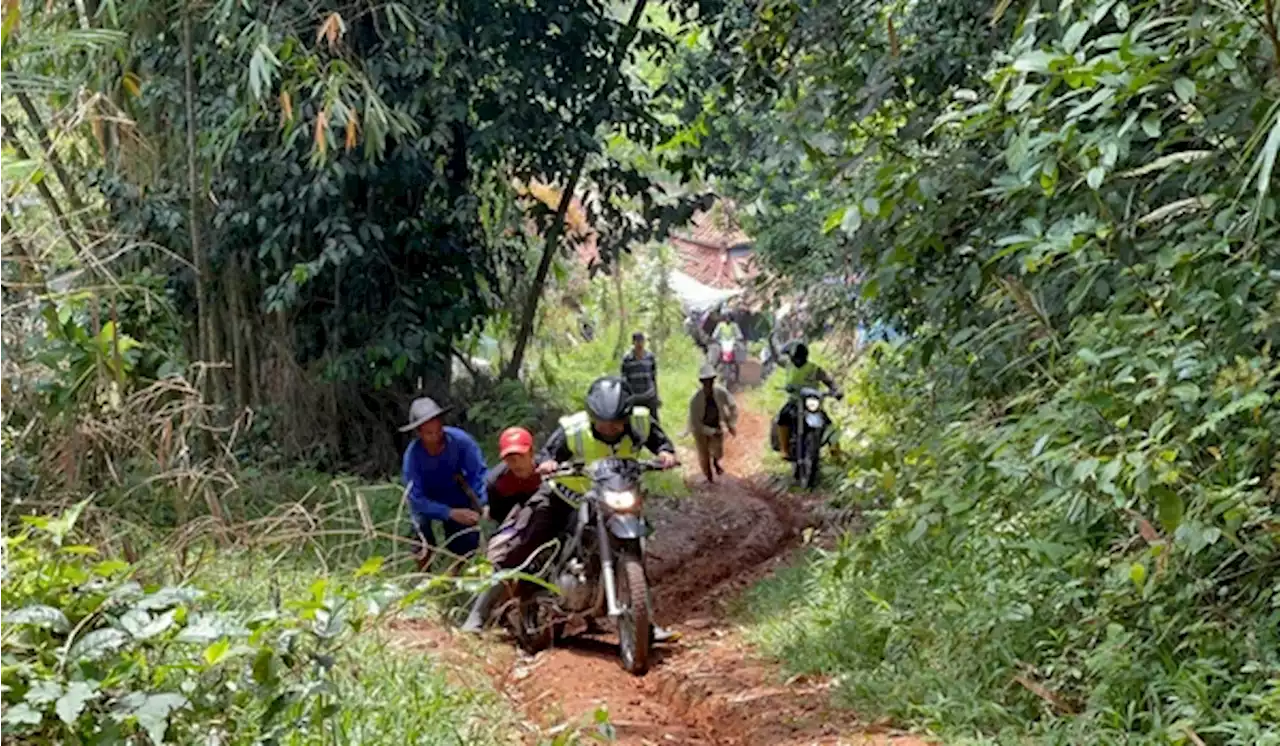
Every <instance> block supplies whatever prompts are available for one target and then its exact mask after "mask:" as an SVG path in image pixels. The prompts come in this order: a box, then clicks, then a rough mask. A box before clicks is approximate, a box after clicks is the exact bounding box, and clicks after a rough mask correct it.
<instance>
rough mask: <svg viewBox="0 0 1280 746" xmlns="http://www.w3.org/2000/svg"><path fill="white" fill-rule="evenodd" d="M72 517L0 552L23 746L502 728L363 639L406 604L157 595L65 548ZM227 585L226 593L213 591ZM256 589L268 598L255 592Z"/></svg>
mask: <svg viewBox="0 0 1280 746" xmlns="http://www.w3.org/2000/svg"><path fill="white" fill-rule="evenodd" d="M80 509H81V508H76V509H74V510H72V511H70V512H68V513H67V514H64V515H63V516H62V517H60V518H57V519H49V518H42V517H26V518H24V519H23V523H24V524H25V527H24V528H23V529H22V530H21V531H20V532H18V533H16V534H14V535H11V536H7V537H6V538H5V559H6V564H5V580H4V583H5V616H4V633H3V635H4V636H3V642H4V660H3V670H2V678H3V684H4V692H3V701H4V706H5V707H4V715H3V723H4V729H5V734H6V740H7V739H8V738H16V739H18V740H20V741H21V742H23V743H32V744H61V743H103V744H107V743H121V742H129V743H153V744H160V743H166V742H173V743H191V742H195V741H197V740H201V741H207V740H210V739H213V740H214V741H216V742H218V743H223V744H259V743H282V744H304V743H305V744H313V743H333V744H357V743H360V744H378V743H384V744H393V743H395V744H402V743H429V744H464V743H465V744H471V743H497V742H498V740H499V738H500V736H502V735H503V734H502V733H501V732H500V731H501V729H502V728H503V727H505V726H506V721H505V720H503V719H502V718H496V719H495V718H494V717H493V715H492V713H493V712H495V711H497V710H498V706H497V704H496V702H495V701H494V700H493V698H492V695H491V694H482V693H477V692H474V691H465V690H459V689H456V688H455V687H453V686H451V685H449V684H447V683H446V681H445V677H444V674H443V672H441V671H439V670H438V669H437V668H436V667H435V666H434V665H433V664H432V662H431V661H430V660H429V659H426V658H423V657H421V656H417V655H412V654H410V653H407V652H406V651H399V650H391V649H388V648H387V647H386V646H385V645H383V644H380V643H378V642H377V640H376V638H375V637H373V636H371V631H372V630H374V629H376V626H377V624H378V622H379V621H380V620H381V619H382V618H384V617H385V616H386V615H388V614H390V613H392V612H394V611H396V610H398V609H401V608H403V607H405V606H406V605H407V604H409V603H411V602H413V601H414V599H416V598H418V597H419V595H420V594H419V592H410V593H407V594H406V593H404V592H402V591H400V590H398V589H397V588H396V587H395V586H394V585H390V584H385V583H376V582H372V576H373V575H374V574H375V573H376V572H377V571H378V569H379V567H380V566H381V561H380V560H378V559H373V560H369V561H367V562H366V563H365V565H364V566H362V567H361V569H360V570H359V571H357V572H356V573H355V577H354V578H353V579H352V581H351V582H350V583H349V584H347V585H340V584H338V583H337V582H335V581H331V580H328V579H324V578H321V579H317V580H312V581H311V582H310V584H309V586H307V587H306V589H305V591H304V592H302V593H299V594H292V595H288V596H285V597H283V598H281V597H280V595H279V591H278V588H279V586H278V585H276V586H274V587H275V588H276V589H277V590H276V591H274V592H272V593H271V594H270V595H274V596H275V598H274V602H267V603H262V604H258V605H246V604H244V603H243V601H244V600H245V597H244V596H243V595H239V594H238V593H237V591H238V590H240V589H238V588H237V584H235V583H231V584H225V586H223V587H227V588H229V589H230V591H231V592H230V593H224V592H221V591H219V590H217V589H216V588H217V587H218V586H214V587H213V588H214V589H210V590H203V589H201V588H200V587H199V584H198V583H193V584H172V585H165V584H162V583H159V582H151V581H150V580H148V579H146V574H147V573H146V571H145V570H143V569H138V568H134V567H131V566H130V565H129V564H128V563H126V562H123V561H120V560H116V559H100V558H99V557H98V556H97V550H96V549H94V548H93V547H90V546H86V545H81V544H71V543H69V540H70V538H71V536H72V535H73V534H72V530H73V526H74V523H75V520H76V517H77V515H78V513H79V511H80ZM222 580H223V581H224V582H225V578H223V579H222ZM258 587H259V588H264V589H265V588H266V587H267V586H266V585H265V584H262V585H259V586H258Z"/></svg>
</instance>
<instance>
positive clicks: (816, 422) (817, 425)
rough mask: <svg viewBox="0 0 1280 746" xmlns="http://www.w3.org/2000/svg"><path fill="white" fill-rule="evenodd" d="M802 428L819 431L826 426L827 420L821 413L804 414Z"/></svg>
mask: <svg viewBox="0 0 1280 746" xmlns="http://www.w3.org/2000/svg"><path fill="white" fill-rule="evenodd" d="M804 426H805V427H806V428H808V429H810V430H820V429H822V428H824V427H826V426H827V418H825V417H823V416H822V413H821V412H806V413H805V415H804Z"/></svg>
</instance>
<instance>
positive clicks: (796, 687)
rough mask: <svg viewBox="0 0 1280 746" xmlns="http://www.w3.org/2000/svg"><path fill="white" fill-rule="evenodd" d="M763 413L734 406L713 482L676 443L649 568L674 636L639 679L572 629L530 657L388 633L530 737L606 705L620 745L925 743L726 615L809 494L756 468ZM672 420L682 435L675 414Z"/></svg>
mask: <svg viewBox="0 0 1280 746" xmlns="http://www.w3.org/2000/svg"><path fill="white" fill-rule="evenodd" d="M676 411H677V408H676V407H672V408H671V414H670V415H668V416H670V417H674V416H675V415H676ZM768 423H769V415H768V414H766V413H763V412H753V411H745V412H743V415H742V417H741V420H740V422H739V427H738V437H737V438H736V439H730V440H729V441H728V442H727V444H726V449H725V450H726V459H725V467H726V469H727V471H728V473H727V474H726V475H725V476H724V477H721V478H719V479H718V480H717V481H716V483H715V484H707V483H706V481H705V479H704V478H703V477H702V476H701V474H700V473H699V471H698V468H697V465H696V464H697V457H696V455H695V454H694V453H692V452H690V451H683V450H682V453H681V454H680V455H681V461H682V462H683V463H684V464H685V465H686V466H685V474H686V477H685V478H686V481H687V483H688V484H689V485H690V486H691V488H692V490H693V494H692V496H690V497H689V498H686V499H684V500H680V501H663V503H662V504H660V505H657V506H655V507H653V508H652V509H651V512H650V520H651V521H653V523H654V529H655V533H654V535H653V537H652V539H651V540H650V544H649V557H648V560H647V566H648V571H649V577H650V582H651V583H652V584H653V592H654V603H655V606H656V613H657V621H658V622H659V623H660V624H662V625H664V626H667V627H669V628H672V629H674V630H676V631H678V632H680V633H681V635H682V637H681V639H680V640H678V641H677V642H674V643H672V644H669V645H665V646H660V647H659V648H658V652H657V659H656V662H655V663H654V664H653V665H652V667H651V670H650V672H649V674H648V675H647V676H644V677H642V678H637V677H633V676H631V675H629V674H627V673H626V672H624V671H623V670H622V669H621V667H620V666H619V664H618V657H617V647H616V640H615V639H614V638H613V637H611V636H608V635H602V636H599V637H590V638H574V639H572V640H569V641H566V642H565V643H564V646H563V647H558V648H555V649H553V650H549V651H546V652H544V653H541V654H539V655H538V656H536V657H534V658H531V659H530V658H527V657H524V656H520V655H517V654H516V653H515V652H514V651H513V650H512V646H511V645H510V644H509V643H508V642H506V641H503V640H501V639H496V638H495V639H493V640H489V641H486V642H483V643H479V644H475V643H472V642H470V641H468V640H464V639H461V638H460V636H458V635H456V634H454V633H452V632H450V631H446V630H441V629H439V628H432V629H428V628H425V627H423V626H415V625H421V624H422V623H409V622H406V623H404V624H403V625H400V626H399V629H398V632H399V633H400V634H402V635H405V636H406V637H408V638H409V641H410V642H411V643H412V642H416V643H417V644H420V645H424V646H427V647H431V648H434V649H435V650H436V652H438V653H445V657H446V659H452V661H453V662H454V663H457V664H460V665H462V666H466V667H470V668H471V669H472V670H475V669H477V668H480V667H483V669H484V670H486V671H487V672H488V673H489V675H490V676H492V677H493V680H494V682H495V684H496V685H497V686H498V688H499V689H500V690H501V691H502V692H503V693H504V694H505V695H506V696H508V697H509V698H510V699H511V700H512V701H513V702H514V703H515V704H517V705H518V706H519V707H520V708H521V709H522V711H523V712H524V714H525V716H526V717H527V718H528V719H529V720H530V724H531V726H534V727H531V728H530V739H529V742H530V743H536V742H537V740H538V739H539V738H541V737H545V735H546V734H547V733H549V732H554V731H555V730H556V729H557V727H563V724H564V723H570V724H572V723H580V722H588V721H589V720H590V717H591V713H593V712H595V711H596V709H597V708H599V707H600V706H602V705H603V706H604V707H605V708H606V709H607V710H608V713H609V719H610V722H611V723H612V724H613V726H614V729H615V731H616V734H617V743H620V744H624V745H626V746H656V745H658V744H691V745H694V744H704V745H707V746H800V745H801V744H805V745H806V746H808V745H809V744H824V745H825V744H890V743H892V744H895V745H896V746H918V745H920V744H923V743H924V742H923V741H920V740H917V739H915V738H911V737H908V736H901V735H894V734H892V733H891V732H889V731H887V730H886V729H884V728H878V727H875V726H873V725H870V724H867V723H865V722H860V721H859V720H858V719H857V717H856V716H855V715H854V714H853V713H851V712H849V711H848V710H839V709H836V708H834V707H832V706H831V704H830V693H829V690H830V688H831V683H830V682H828V681H817V680H807V679H793V680H785V678H784V676H783V675H782V674H781V672H780V670H779V668H778V666H777V665H776V663H774V662H771V661H768V660H765V659H763V658H761V657H760V656H759V655H758V654H756V653H755V652H754V651H753V649H752V648H751V646H750V645H749V644H748V643H747V642H746V641H745V640H744V639H743V636H742V632H741V631H740V630H739V629H738V628H737V626H736V625H735V623H734V622H733V621H732V619H731V618H730V615H729V613H728V607H729V606H730V604H731V602H732V601H733V600H734V599H735V598H736V597H737V596H738V595H739V594H740V593H741V592H742V590H743V589H745V588H746V587H747V586H749V585H750V584H751V583H754V582H755V581H757V580H759V579H760V578H762V577H764V576H766V575H767V574H768V573H770V572H771V571H772V570H773V569H775V568H776V567H778V566H779V565H781V564H784V563H785V562H786V561H788V560H789V559H790V558H791V557H792V556H793V555H794V550H795V549H796V548H797V546H798V545H799V543H800V541H799V537H800V536H801V535H802V532H803V529H804V528H805V527H806V526H807V525H808V523H809V520H810V511H809V509H808V508H809V506H810V504H811V503H807V502H806V501H803V500H800V499H798V498H795V497H793V496H790V495H787V494H786V493H785V492H784V491H782V490H779V489H777V488H776V487H774V486H772V485H770V484H769V483H768V481H767V480H766V479H765V477H764V476H763V474H762V471H761V468H760V463H759V461H760V457H761V456H762V455H763V453H764V449H765V448H766V446H767V441H768ZM669 427H670V429H671V430H672V431H674V432H676V433H678V432H679V431H681V430H683V422H681V423H679V424H677V423H675V422H674V421H673V422H671V423H669Z"/></svg>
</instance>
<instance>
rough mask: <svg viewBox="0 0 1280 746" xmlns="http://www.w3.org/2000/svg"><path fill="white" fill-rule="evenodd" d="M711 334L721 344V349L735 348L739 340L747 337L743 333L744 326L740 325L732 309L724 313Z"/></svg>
mask: <svg viewBox="0 0 1280 746" xmlns="http://www.w3.org/2000/svg"><path fill="white" fill-rule="evenodd" d="M711 336H712V338H713V339H714V340H715V341H716V343H717V344H719V345H720V348H721V349H724V348H726V347H727V348H729V349H734V348H735V347H736V346H737V345H738V343H739V342H741V341H742V340H743V339H745V337H744V336H743V334H742V327H740V326H738V322H737V319H736V318H735V314H734V313H733V312H732V311H726V312H725V313H724V316H722V317H721V319H720V323H719V324H716V329H715V331H714V332H712V333H711Z"/></svg>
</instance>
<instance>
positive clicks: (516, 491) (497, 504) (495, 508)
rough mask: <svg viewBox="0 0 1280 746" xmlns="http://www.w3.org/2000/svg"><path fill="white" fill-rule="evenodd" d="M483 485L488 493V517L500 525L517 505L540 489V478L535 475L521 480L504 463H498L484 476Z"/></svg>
mask: <svg viewBox="0 0 1280 746" xmlns="http://www.w3.org/2000/svg"><path fill="white" fill-rule="evenodd" d="M484 483H485V486H486V487H487V488H488V492H489V517H491V518H492V519H493V520H495V521H497V522H498V523H502V521H503V520H505V519H506V517H507V515H508V514H509V513H510V512H511V511H512V510H513V509H515V507H516V506H517V505H520V504H521V503H523V502H524V501H525V500H528V499H529V498H531V497H533V495H534V493H535V492H537V491H538V489H539V488H540V487H542V477H541V476H540V475H538V474H536V473H535V474H533V475H532V476H530V477H529V478H527V479H521V478H520V477H517V476H516V475H515V474H513V473H512V472H511V470H510V469H508V468H507V465H506V464H505V463H502V462H499V463H498V465H497V466H495V467H493V468H492V469H490V470H489V473H488V474H486V475H485V478H484Z"/></svg>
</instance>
